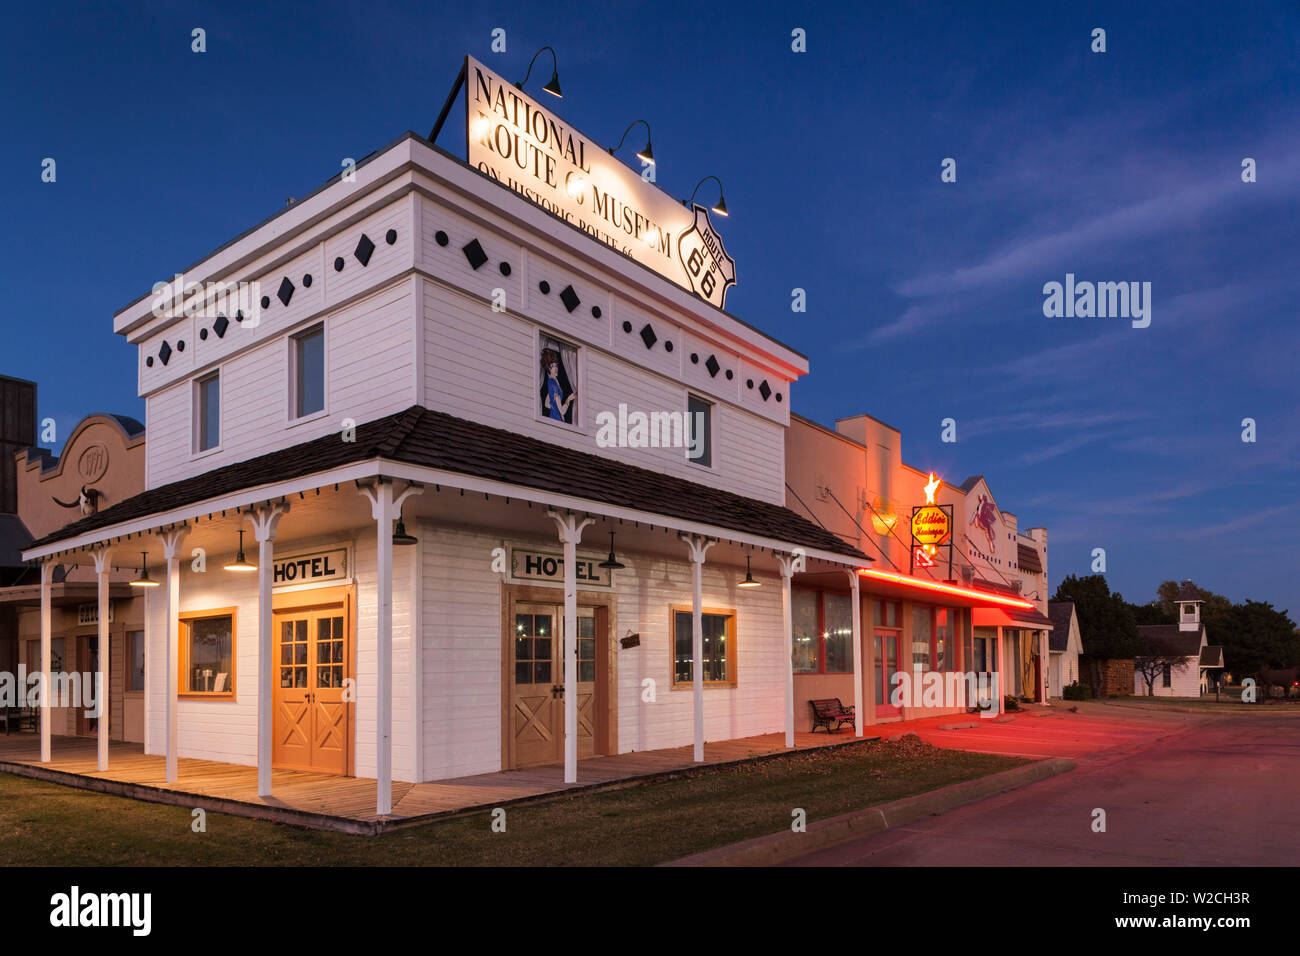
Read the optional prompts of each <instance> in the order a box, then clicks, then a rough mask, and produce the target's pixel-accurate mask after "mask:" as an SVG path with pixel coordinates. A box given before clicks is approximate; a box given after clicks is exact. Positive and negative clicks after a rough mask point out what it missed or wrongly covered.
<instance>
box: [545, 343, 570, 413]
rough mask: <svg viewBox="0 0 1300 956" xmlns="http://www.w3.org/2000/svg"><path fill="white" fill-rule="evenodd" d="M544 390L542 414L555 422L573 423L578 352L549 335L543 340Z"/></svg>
mask: <svg viewBox="0 0 1300 956" xmlns="http://www.w3.org/2000/svg"><path fill="white" fill-rule="evenodd" d="M540 343H541V368H542V387H541V390H540V398H541V413H542V416H543V417H545V418H549V419H551V420H552V421H557V422H565V423H566V424H569V425H572V424H573V406H574V402H575V401H576V400H577V397H578V392H577V389H576V388H575V387H574V385H573V377H571V374H570V373H572V375H573V376H576V374H577V368H576V360H577V355H578V352H577V349H575V348H574V347H573V346H571V345H569V344H567V343H565V342H561V341H560V340H559V339H553V338H551V337H550V336H548V335H543V336H541V338H540Z"/></svg>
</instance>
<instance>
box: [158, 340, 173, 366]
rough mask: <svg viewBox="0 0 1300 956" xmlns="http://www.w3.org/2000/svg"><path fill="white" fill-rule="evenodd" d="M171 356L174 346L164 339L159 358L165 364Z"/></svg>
mask: <svg viewBox="0 0 1300 956" xmlns="http://www.w3.org/2000/svg"><path fill="white" fill-rule="evenodd" d="M171 357H172V347H171V346H170V345H168V344H167V343H166V342H165V341H164V342H163V344H162V348H160V349H159V350H158V358H159V360H160V361H161V362H162V363H163V364H164V365H166V364H167V360H168V359H169V358H171Z"/></svg>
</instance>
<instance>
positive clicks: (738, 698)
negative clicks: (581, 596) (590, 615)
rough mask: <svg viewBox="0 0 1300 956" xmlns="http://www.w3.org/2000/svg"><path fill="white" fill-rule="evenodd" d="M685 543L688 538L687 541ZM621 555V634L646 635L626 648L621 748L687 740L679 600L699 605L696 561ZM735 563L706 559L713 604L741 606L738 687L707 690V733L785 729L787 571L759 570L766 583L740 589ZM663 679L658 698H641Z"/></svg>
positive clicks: (690, 716) (690, 713) (690, 706)
mask: <svg viewBox="0 0 1300 956" xmlns="http://www.w3.org/2000/svg"><path fill="white" fill-rule="evenodd" d="M683 548H685V545H683ZM620 559H621V560H623V561H625V562H626V563H627V566H628V567H627V570H625V571H619V572H616V574H617V576H618V577H617V581H616V583H617V584H618V588H619V597H618V625H617V627H616V628H615V632H614V633H615V634H626V633H627V632H628V631H629V630H630V631H633V632H635V633H639V634H640V635H641V644H640V646H639V647H634V648H629V649H627V650H624V649H621V648H618V649H616V651H615V653H616V654H618V684H619V687H618V690H619V694H618V698H619V700H618V723H619V727H618V742H619V750H620V752H623V753H627V752H630V751H642V750H657V749H660V748H663V747H681V746H685V745H687V744H690V743H691V742H692V741H693V740H694V739H695V717H694V702H693V696H692V694H691V690H690V688H689V687H686V688H683V689H680V690H673V689H672V670H671V667H672V646H671V633H672V631H671V627H672V622H671V616H670V613H669V609H670V607H671V606H672V605H685V606H687V607H689V606H690V604H691V565H690V564H689V563H688V562H686V561H681V562H677V561H668V560H664V559H662V558H655V557H647V556H643V555H631V556H630V557H626V558H625V557H623V556H622V555H621V553H620ZM743 577H744V575H743V574H738V573H737V572H736V571H735V570H734V569H731V568H722V567H719V566H716V565H714V566H712V567H711V566H710V565H709V564H708V563H707V562H706V563H705V565H704V574H703V591H704V596H703V603H704V606H705V607H717V608H727V609H734V610H735V612H736V646H735V647H734V648H732V649H731V651H730V654H732V655H734V658H735V662H736V666H737V668H738V669H737V671H736V673H737V677H738V682H737V686H736V687H716V688H714V687H706V688H705V690H704V739H705V740H706V741H710V740H732V739H735V738H738V737H752V736H754V735H756V734H767V733H776V732H778V731H784V729H785V674H786V672H787V670H788V668H789V661H788V659H787V658H786V655H785V643H784V640H783V638H782V624H781V586H780V579H779V578H771V577H765V576H763V575H761V574H758V573H756V574H755V575H754V577H755V578H756V579H757V580H760V581H762V583H763V587H761V588H754V589H743V588H737V587H736V584H737V582H739V581H740V580H742V579H743ZM646 678H651V679H652V680H653V681H654V682H655V689H656V693H655V702H654V703H644V702H642V700H641V692H642V686H641V682H642V681H643V680H645V679H646Z"/></svg>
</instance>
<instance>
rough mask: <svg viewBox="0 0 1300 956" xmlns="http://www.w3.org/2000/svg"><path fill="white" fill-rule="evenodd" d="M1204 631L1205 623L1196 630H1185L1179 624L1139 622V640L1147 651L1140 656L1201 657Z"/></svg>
mask: <svg viewBox="0 0 1300 956" xmlns="http://www.w3.org/2000/svg"><path fill="white" fill-rule="evenodd" d="M1204 633H1205V626H1204V625H1202V626H1201V627H1199V628H1197V629H1196V630H1194V631H1184V630H1180V629H1179V626H1178V625H1177V624H1139V625H1138V640H1140V641H1141V642H1142V644H1143V646H1144V648H1145V651H1146V653H1145V654H1141V655H1139V656H1141V657H1199V656H1200V654H1201V635H1202V634H1204Z"/></svg>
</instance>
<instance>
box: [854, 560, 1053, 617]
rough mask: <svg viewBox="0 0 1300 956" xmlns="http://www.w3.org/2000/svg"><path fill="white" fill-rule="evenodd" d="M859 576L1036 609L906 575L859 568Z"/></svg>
mask: <svg viewBox="0 0 1300 956" xmlns="http://www.w3.org/2000/svg"><path fill="white" fill-rule="evenodd" d="M858 574H860V575H862V576H863V577H871V578H880V579H881V580H882V581H892V582H894V583H895V584H902V585H905V586H907V587H912V588H928V589H929V590H931V591H943V592H945V593H947V594H960V595H961V596H962V597H967V598H978V599H980V600H983V601H991V602H993V603H994V604H1005V605H1007V606H1008V607H1019V608H1025V609H1031V608H1034V605H1033V603H1032V602H1030V601H1022V600H1021V599H1020V598H1013V597H1008V596H1007V595H1005V594H993V593H991V592H989V591H977V590H975V589H974V588H963V587H958V586H957V585H955V584H941V583H939V582H938V581H923V580H921V579H920V578H913V577H908V576H907V575H906V574H895V573H893V572H892V571H878V570H876V569H875V568H858Z"/></svg>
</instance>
